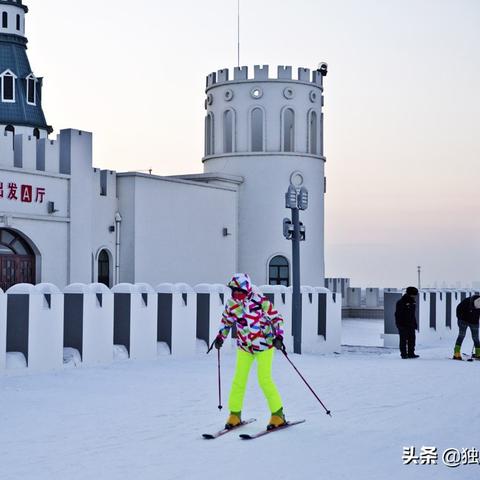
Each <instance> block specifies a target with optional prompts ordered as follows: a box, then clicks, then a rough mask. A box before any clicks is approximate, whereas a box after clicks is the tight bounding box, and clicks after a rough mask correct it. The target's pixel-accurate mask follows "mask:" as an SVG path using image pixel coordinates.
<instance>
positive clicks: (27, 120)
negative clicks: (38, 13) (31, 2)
mask: <svg viewBox="0 0 480 480" xmlns="http://www.w3.org/2000/svg"><path fill="white" fill-rule="evenodd" d="M27 12H28V7H27V6H26V5H24V4H23V2H22V0H0V126H3V127H4V128H7V129H8V130H12V131H15V128H16V127H26V128H30V127H31V128H32V133H35V131H36V130H37V129H38V130H44V131H46V132H47V133H51V132H52V130H53V129H52V127H51V126H49V125H48V124H47V122H46V120H45V115H44V113H43V110H42V81H43V78H38V77H36V76H35V75H34V74H33V72H32V69H31V67H30V63H29V61H28V57H27V42H28V40H27V38H26V37H25V14H26V13H27ZM12 127H13V129H12Z"/></svg>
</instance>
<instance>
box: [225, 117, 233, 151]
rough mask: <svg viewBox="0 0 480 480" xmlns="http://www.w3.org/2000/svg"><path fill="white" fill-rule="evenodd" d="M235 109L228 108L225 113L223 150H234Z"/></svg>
mask: <svg viewBox="0 0 480 480" xmlns="http://www.w3.org/2000/svg"><path fill="white" fill-rule="evenodd" d="M233 129H234V125H233V111H232V110H226V111H225V113H224V114H223V152H224V153H232V152H233Z"/></svg>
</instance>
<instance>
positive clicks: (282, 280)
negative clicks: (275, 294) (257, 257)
mask: <svg viewBox="0 0 480 480" xmlns="http://www.w3.org/2000/svg"><path fill="white" fill-rule="evenodd" d="M289 272H290V270H289V267H288V260H287V259H286V258H285V257H284V256H282V255H277V256H275V257H273V258H272V259H271V260H270V263H269V265H268V284H269V285H285V286H286V287H288V286H289V285H290V273H289Z"/></svg>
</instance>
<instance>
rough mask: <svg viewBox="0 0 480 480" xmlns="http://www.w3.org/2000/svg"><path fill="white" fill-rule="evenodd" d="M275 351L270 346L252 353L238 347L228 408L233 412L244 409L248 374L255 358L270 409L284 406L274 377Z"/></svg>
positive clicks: (274, 409) (278, 408)
mask: <svg viewBox="0 0 480 480" xmlns="http://www.w3.org/2000/svg"><path fill="white" fill-rule="evenodd" d="M274 351H275V349H274V348H270V349H269V350H264V351H262V352H256V353H254V354H251V353H248V352H246V351H245V350H242V349H241V348H238V349H237V366H236V369H235V376H234V377H233V382H232V388H231V390H230V398H229V401H228V408H229V409H230V411H231V412H241V411H242V406H243V398H244V397H245V389H246V388H247V381H248V374H249V373H250V368H251V366H252V363H253V361H254V360H257V377H258V383H259V385H260V388H261V389H262V391H263V394H264V395H265V398H266V399H267V403H268V406H269V408H270V411H271V412H272V413H273V412H276V411H278V410H280V408H282V399H281V398H280V394H279V393H278V390H277V387H276V386H275V383H273V379H272V363H273V355H274Z"/></svg>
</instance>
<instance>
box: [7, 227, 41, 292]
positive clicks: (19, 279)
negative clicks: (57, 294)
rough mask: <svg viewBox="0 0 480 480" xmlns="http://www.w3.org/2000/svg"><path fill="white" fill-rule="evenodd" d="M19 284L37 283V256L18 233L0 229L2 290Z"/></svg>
mask: <svg viewBox="0 0 480 480" xmlns="http://www.w3.org/2000/svg"><path fill="white" fill-rule="evenodd" d="M17 283H32V284H34V283H35V254H34V252H33V250H32V248H31V247H30V245H29V244H28V243H27V242H26V241H25V239H24V238H22V237H21V236H20V235H19V234H18V233H17V232H14V231H13V230H9V229H6V228H1V229H0V288H2V290H3V291H6V290H8V289H9V288H10V287H11V286H12V285H15V284H17Z"/></svg>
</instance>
